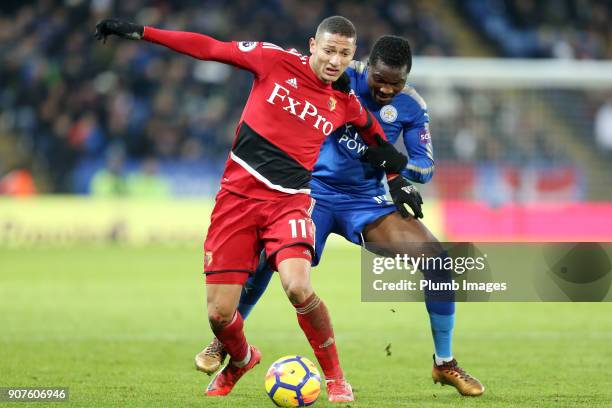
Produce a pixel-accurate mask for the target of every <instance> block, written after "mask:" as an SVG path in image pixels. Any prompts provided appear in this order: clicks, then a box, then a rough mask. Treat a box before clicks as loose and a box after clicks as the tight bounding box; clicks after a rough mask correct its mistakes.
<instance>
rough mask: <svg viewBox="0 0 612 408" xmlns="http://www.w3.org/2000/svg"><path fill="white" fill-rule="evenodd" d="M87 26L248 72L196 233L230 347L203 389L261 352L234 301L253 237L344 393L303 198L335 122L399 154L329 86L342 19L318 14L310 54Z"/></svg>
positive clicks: (383, 157)
mask: <svg viewBox="0 0 612 408" xmlns="http://www.w3.org/2000/svg"><path fill="white" fill-rule="evenodd" d="M96 29H97V30H96V37H97V38H98V39H104V40H105V39H106V37H107V36H108V35H111V34H114V35H118V36H120V37H123V38H129V39H144V40H147V41H150V42H154V43H158V44H161V45H164V46H166V47H168V48H171V49H173V50H175V51H178V52H180V53H183V54H187V55H190V56H192V57H195V58H198V59H203V60H213V61H219V62H223V63H227V64H231V65H233V66H236V67H239V68H242V69H246V70H248V71H251V72H252V73H253V74H254V83H253V87H252V89H251V93H250V95H249V98H248V101H247V103H246V105H245V108H244V111H243V113H242V116H241V118H240V122H239V123H238V127H237V130H236V138H235V140H234V143H233V145H232V149H231V152H230V155H229V158H228V160H227V163H226V165H225V171H224V173H223V178H222V181H221V189H220V191H219V193H218V194H217V197H216V203H215V207H214V210H213V212H212V215H211V223H210V227H209V229H208V234H207V237H206V242H205V244H204V251H205V256H204V271H205V274H206V286H207V306H208V319H209V322H210V326H211V328H212V330H213V332H214V334H215V336H216V337H217V339H218V340H219V341H220V342H221V343H222V345H223V348H224V349H225V350H227V352H228V354H229V355H230V357H231V360H230V362H229V363H228V364H227V365H226V366H225V367H224V368H223V369H222V370H221V371H219V373H218V374H217V375H216V376H215V377H214V378H213V380H212V381H211V383H210V384H209V386H208V388H207V391H206V394H207V395H227V394H228V393H229V392H230V391H231V390H232V388H233V387H234V385H235V384H236V382H237V381H238V380H239V379H240V377H242V375H243V374H244V373H246V372H247V371H248V370H250V369H251V368H252V367H254V366H255V365H256V364H257V363H259V361H260V359H261V354H260V352H259V351H258V350H257V349H256V348H255V347H254V346H252V345H249V344H248V343H247V340H246V338H245V335H244V332H243V320H242V317H241V315H240V313H238V312H237V310H236V308H237V304H238V300H239V298H240V293H241V289H242V285H243V284H244V283H245V281H246V280H247V278H248V277H249V274H252V273H253V272H254V271H255V268H256V267H257V264H258V259H259V254H260V252H261V250H262V249H265V252H266V254H268V262H269V263H270V265H271V266H272V268H273V269H274V270H276V271H278V273H279V277H280V280H281V282H282V285H283V288H284V289H285V292H286V293H287V296H288V297H289V300H290V301H291V303H292V304H293V305H294V306H295V309H296V312H297V318H298V322H299V325H300V327H301V328H302V330H303V331H304V333H305V335H306V337H307V339H308V341H309V343H310V345H311V346H312V349H313V351H314V354H315V356H316V358H317V360H318V361H319V364H320V366H321V368H322V370H323V372H324V374H325V378H326V384H327V393H328V398H329V400H330V401H333V402H347V401H352V400H353V392H352V389H351V386H350V384H349V383H348V382H347V381H346V380H345V379H344V374H343V372H342V369H341V368H340V363H339V359H338V353H337V350H336V346H335V340H334V332H333V329H332V324H331V320H330V317H329V313H328V311H327V308H326V306H325V304H324V303H323V301H322V300H321V299H320V298H319V297H317V295H316V294H315V293H314V290H313V289H312V286H311V283H310V263H311V258H312V255H313V245H314V225H313V223H312V220H311V218H310V212H311V210H312V208H313V205H314V202H313V200H312V199H311V198H310V196H309V192H310V190H309V188H308V183H309V181H310V176H311V171H312V168H313V166H314V164H315V162H316V160H317V157H318V154H319V150H320V147H321V144H322V142H323V141H324V139H325V138H326V137H327V136H328V135H329V134H331V133H332V132H333V131H334V130H335V129H337V128H338V127H340V126H342V125H344V124H345V123H347V122H351V123H353V125H354V126H356V127H358V128H359V129H360V134H361V135H362V136H363V137H364V139H365V140H366V143H368V145H370V146H372V155H371V156H370V157H371V160H370V162H371V163H372V164H373V165H375V166H381V167H383V168H384V169H385V171H386V172H387V173H388V174H392V173H399V170H400V169H402V168H403V167H404V165H405V164H406V161H405V159H406V158H405V156H403V155H401V154H400V153H399V152H397V151H396V150H395V149H394V148H393V147H392V146H391V145H390V144H389V143H388V142H386V141H385V140H384V139H383V137H384V133H383V130H382V128H381V127H380V125H379V124H378V122H377V121H376V120H373V118H372V117H371V115H370V114H369V113H368V112H367V110H365V109H363V108H362V107H361V105H360V103H359V101H358V100H357V98H356V97H355V95H354V94H353V93H349V92H341V91H338V90H336V89H334V88H333V87H332V83H333V82H334V81H336V80H338V78H340V76H341V75H342V73H343V72H344V70H345V69H346V67H347V66H348V64H349V62H350V61H351V59H352V58H353V55H354V53H355V48H356V32H355V28H354V26H353V24H352V23H351V22H350V21H349V20H347V19H346V18H344V17H340V16H334V17H329V18H327V19H325V20H323V21H322V22H321V24H320V25H319V27H318V28H317V33H316V36H315V37H314V38H311V39H310V44H309V45H310V52H311V56H310V57H308V56H303V55H301V54H299V53H298V52H297V51H296V50H284V49H282V48H280V47H278V46H276V45H274V44H271V43H266V42H250V41H242V42H221V41H217V40H215V39H213V38H211V37H208V36H205V35H202V34H196V33H189V32H179V31H168V30H160V29H156V28H153V27H143V26H140V25H137V24H133V23H128V22H123V21H119V20H115V19H107V20H103V21H101V22H100V23H98V25H97V26H96Z"/></svg>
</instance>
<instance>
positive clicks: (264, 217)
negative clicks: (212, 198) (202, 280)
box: [204, 189, 315, 284]
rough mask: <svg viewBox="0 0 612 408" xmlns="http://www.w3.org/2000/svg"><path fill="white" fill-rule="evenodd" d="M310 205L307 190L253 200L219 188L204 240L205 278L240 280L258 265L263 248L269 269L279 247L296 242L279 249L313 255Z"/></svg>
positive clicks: (220, 280)
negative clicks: (301, 192)
mask: <svg viewBox="0 0 612 408" xmlns="http://www.w3.org/2000/svg"><path fill="white" fill-rule="evenodd" d="M313 207H314V200H313V199H312V198H311V197H310V196H308V195H306V194H292V195H286V196H282V197H279V198H276V199H272V200H257V199H254V198H249V197H244V196H240V195H238V194H234V193H232V192H230V191H227V190H225V189H221V190H220V191H219V193H218V194H217V198H216V202H215V208H214V209H213V212H212V214H211V220H210V226H209V227H208V235H207V236H206V241H205V242H204V272H205V273H206V275H207V276H206V281H207V282H208V283H239V284H240V283H244V282H245V281H246V279H247V278H248V276H249V274H252V273H253V272H254V271H255V269H256V268H257V264H258V263H259V256H260V253H261V251H262V250H263V249H265V251H266V254H267V256H268V262H270V264H271V266H272V267H273V269H276V264H277V262H279V261H280V259H279V260H277V259H276V254H277V253H278V252H279V251H280V250H281V249H283V248H287V247H293V246H296V245H299V247H297V248H292V250H291V251H283V252H287V253H291V254H292V257H295V256H298V257H303V258H305V259H312V255H313V254H314V240H315V230H314V223H313V222H312V219H311V218H310V214H311V212H312V209H313ZM299 248H301V249H299ZM296 250H299V251H301V255H302V256H299V255H300V254H298V253H297V252H296ZM282 257H283V259H286V256H284V255H283V256H282Z"/></svg>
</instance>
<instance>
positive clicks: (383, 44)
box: [368, 35, 412, 72]
mask: <svg viewBox="0 0 612 408" xmlns="http://www.w3.org/2000/svg"><path fill="white" fill-rule="evenodd" d="M368 61H369V63H370V65H374V64H376V63H377V62H378V61H381V62H382V63H383V64H385V65H388V66H390V67H394V68H402V67H404V66H405V67H406V68H407V72H410V69H411V68H412V51H411V50H410V44H409V43H408V40H406V39H405V38H402V37H397V36H395V35H383V36H382V37H380V38H379V39H378V40H376V42H375V43H374V46H373V47H372V52H370V58H369V59H368Z"/></svg>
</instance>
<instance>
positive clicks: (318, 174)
mask: <svg viewBox="0 0 612 408" xmlns="http://www.w3.org/2000/svg"><path fill="white" fill-rule="evenodd" d="M411 67H412V53H411V50H410V46H409V44H408V42H407V41H406V40H405V39H403V38H401V37H396V36H383V37H381V38H379V39H378V40H377V41H376V43H375V44H374V46H373V48H372V51H371V53H370V57H369V59H368V64H367V65H366V64H364V63H361V62H353V63H351V67H350V68H348V69H347V71H346V73H347V74H348V78H350V86H351V88H352V89H353V90H354V92H355V93H356V94H357V96H358V97H359V99H360V101H361V103H362V104H363V105H364V106H365V107H366V108H367V109H368V110H370V112H372V114H373V116H374V117H375V118H376V119H377V120H378V121H379V122H380V124H381V125H382V127H383V129H384V131H385V134H386V135H387V138H388V139H389V141H390V142H391V143H394V142H395V141H396V140H397V139H398V138H399V137H400V135H402V137H403V141H404V145H405V146H406V150H407V152H408V155H409V161H408V165H407V166H406V168H405V169H404V170H403V171H402V175H401V177H404V178H406V179H408V180H411V181H414V182H417V183H426V182H428V181H429V180H431V178H432V176H433V172H434V159H433V148H432V143H431V136H430V132H429V116H428V113H427V106H426V104H425V101H424V100H423V99H422V98H421V96H420V95H419V94H418V93H417V92H416V90H414V88H412V87H410V86H406V79H407V76H408V73H409V72H410V69H411ZM339 132H340V134H338V133H339ZM366 152H367V146H366V144H365V143H364V142H363V140H362V139H361V137H360V136H359V134H358V133H357V132H356V130H355V129H354V128H353V127H352V126H351V125H350V124H347V125H345V127H344V128H340V129H338V130H337V131H336V133H334V134H332V135H330V136H329V137H328V138H327V139H326V140H325V142H324V144H323V147H322V148H321V153H320V155H319V159H318V161H317V164H316V165H315V167H314V172H313V177H312V180H311V182H310V187H311V190H312V192H311V195H312V197H313V198H315V200H316V204H315V207H314V210H313V213H312V218H313V220H314V222H315V225H316V247H315V248H316V254H315V257H314V259H313V266H316V265H317V264H318V263H319V260H320V257H321V254H322V253H323V249H324V247H325V242H326V240H327V237H328V236H329V234H330V233H332V232H333V233H336V234H339V235H341V236H343V237H345V238H346V239H347V240H349V241H351V242H353V243H355V244H359V245H366V244H374V245H376V244H380V245H382V246H384V247H385V248H386V249H388V250H390V251H391V252H393V253H397V254H408V255H409V256H419V255H420V254H421V252H422V247H419V246H418V245H415V243H424V244H425V245H424V246H425V247H428V248H430V249H429V250H430V251H431V248H435V249H434V251H435V253H434V255H435V256H440V257H447V256H448V255H447V254H446V253H445V252H444V251H443V249H442V247H441V245H439V243H438V241H437V239H436V238H435V237H434V236H433V235H432V233H431V232H430V231H429V230H428V229H427V227H425V225H424V224H423V223H422V222H421V221H420V220H419V218H422V217H423V214H422V212H421V204H422V200H421V196H420V194H419V193H418V191H417V190H416V188H414V186H412V185H409V186H408V187H406V184H405V183H403V184H402V185H401V186H400V185H399V183H398V185H396V184H395V183H394V180H391V181H390V182H389V189H390V190H393V189H394V188H403V189H404V191H405V192H407V193H408V194H409V195H410V197H412V200H411V201H409V207H410V208H411V210H412V212H413V214H412V215H411V214H410V213H409V212H408V210H407V209H406V207H405V206H404V205H403V204H400V203H396V204H394V203H390V202H388V201H387V199H386V197H385V189H384V186H383V184H382V182H381V180H382V178H383V176H384V172H383V171H382V170H377V169H375V168H373V167H372V166H371V165H370V164H369V163H368V162H367V161H366V160H365V159H364V155H367V154H368V153H366ZM422 272H423V273H424V275H425V277H426V278H428V277H435V276H437V277H440V276H444V274H445V272H443V271H437V270H423V271H422ZM446 275H447V276H448V272H446ZM271 277H272V270H271V269H270V267H269V266H268V265H267V263H266V262H265V257H262V262H260V265H259V267H258V269H257V272H256V273H255V275H253V276H251V277H250V279H249V280H248V281H247V283H246V285H245V286H244V288H243V291H242V296H241V298H240V305H239V307H238V310H239V311H240V313H241V314H242V316H243V318H245V319H246V317H247V316H248V314H249V313H250V311H251V309H252V308H253V306H254V305H255V303H256V302H257V301H258V300H259V298H260V297H261V295H262V294H263V292H264V291H265V289H266V287H267V285H268V282H269V281H270V279H271ZM443 279H444V278H443ZM425 304H426V308H427V312H428V313H429V319H430V323H431V331H432V335H433V341H434V349H435V354H434V365H433V370H432V377H433V380H434V382H436V383H438V382H440V383H442V384H449V385H452V386H454V387H455V388H456V389H457V391H458V392H459V393H460V394H462V395H469V396H478V395H481V394H482V393H483V392H484V387H483V385H482V384H481V383H480V381H478V380H477V379H476V378H474V377H472V376H470V375H469V374H467V373H466V372H465V370H463V369H461V368H460V367H459V366H458V365H457V361H456V360H455V359H454V358H453V356H452V332H453V327H454V320H455V303H454V297H453V294H452V293H451V295H450V297H448V298H446V299H443V300H440V299H438V300H436V301H433V300H431V299H429V300H428V297H427V294H426V297H425ZM225 354H226V353H225V352H224V350H223V348H222V347H221V346H220V343H219V342H218V341H217V340H216V339H214V340H213V341H212V342H211V343H210V344H209V345H208V346H207V347H206V348H205V349H204V350H203V351H202V352H201V353H199V354H198V355H197V356H196V367H197V368H198V369H199V370H200V371H204V372H206V373H209V374H210V373H212V372H214V371H216V370H217V369H218V368H219V366H220V365H221V363H222V362H223V360H224V359H225Z"/></svg>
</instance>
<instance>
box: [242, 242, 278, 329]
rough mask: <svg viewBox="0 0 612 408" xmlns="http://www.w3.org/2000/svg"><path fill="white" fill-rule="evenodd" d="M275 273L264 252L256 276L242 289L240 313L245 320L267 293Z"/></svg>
mask: <svg viewBox="0 0 612 408" xmlns="http://www.w3.org/2000/svg"><path fill="white" fill-rule="evenodd" d="M273 273H274V272H272V269H270V267H269V266H268V262H266V258H265V254H264V253H263V252H262V256H261V258H259V265H257V270H256V271H255V274H253V275H251V276H250V277H249V279H248V280H247V281H246V283H245V284H244V286H243V287H242V293H241V295H240V303H238V311H239V312H240V314H241V315H242V318H243V319H246V318H247V316H248V315H249V313H251V310H252V309H253V307H254V306H255V304H256V303H257V301H258V300H259V298H260V297H261V295H263V293H264V292H265V291H266V288H267V287H268V283H270V279H272V274H273Z"/></svg>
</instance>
